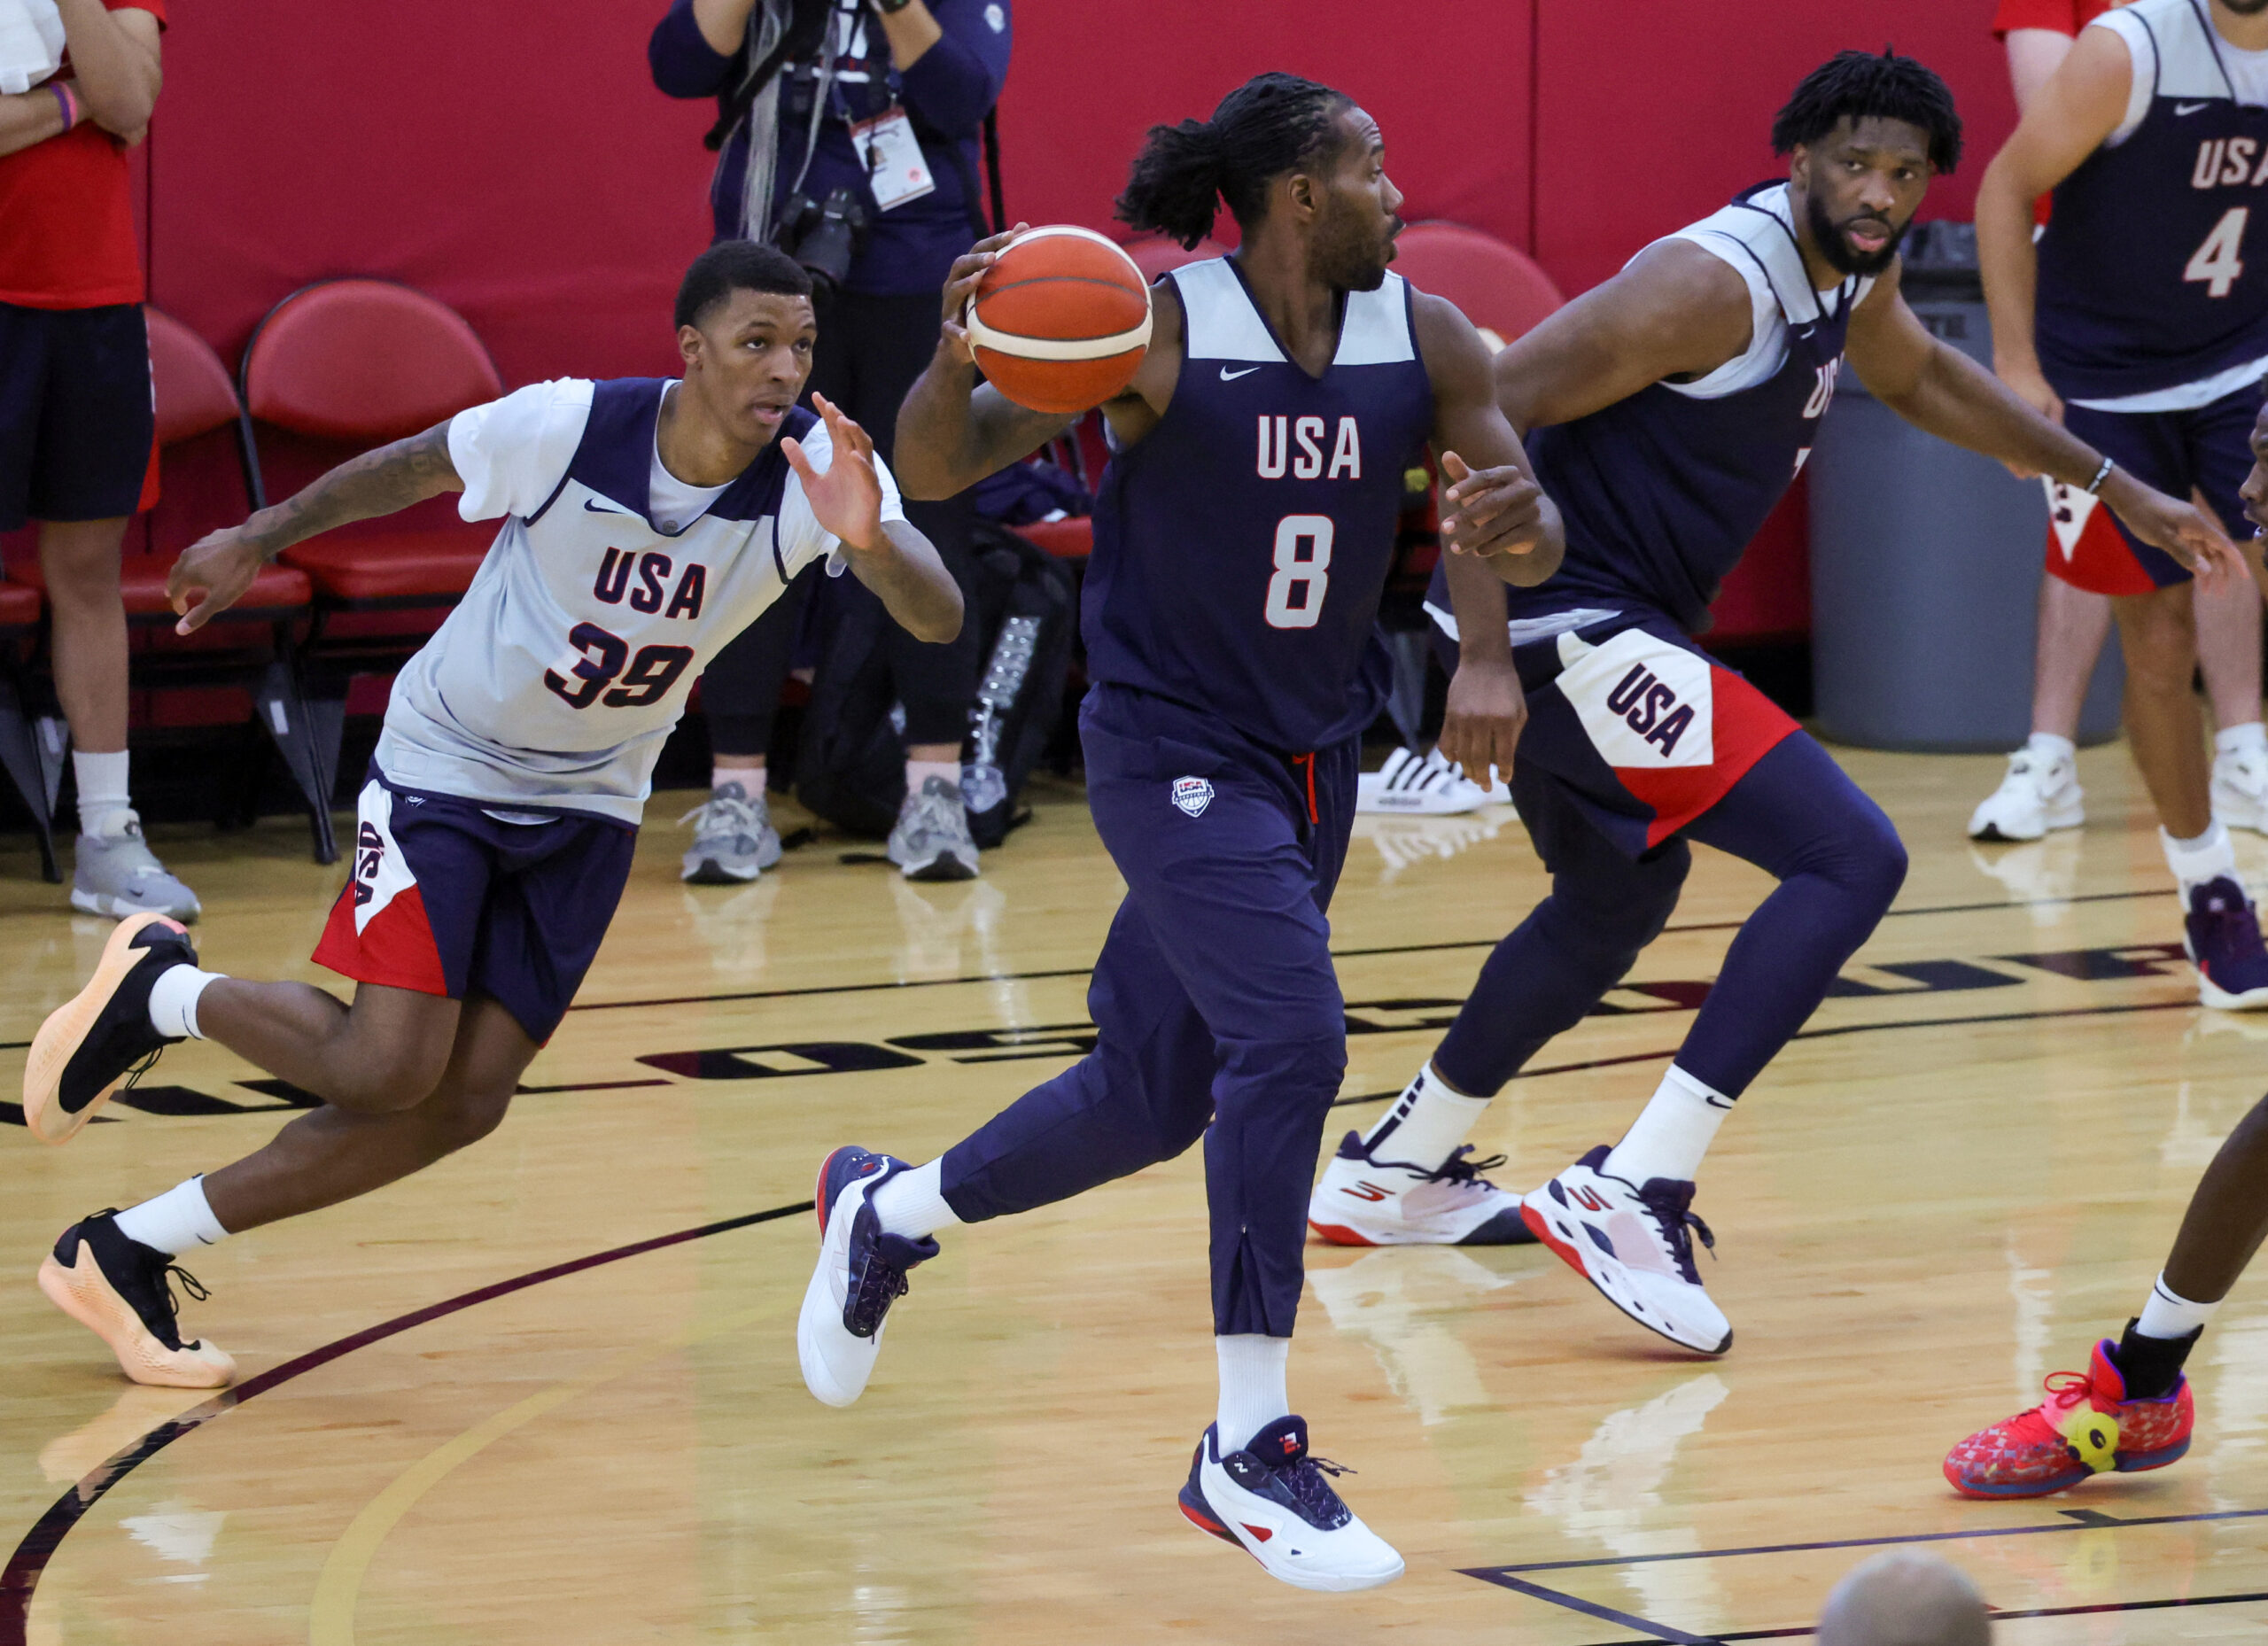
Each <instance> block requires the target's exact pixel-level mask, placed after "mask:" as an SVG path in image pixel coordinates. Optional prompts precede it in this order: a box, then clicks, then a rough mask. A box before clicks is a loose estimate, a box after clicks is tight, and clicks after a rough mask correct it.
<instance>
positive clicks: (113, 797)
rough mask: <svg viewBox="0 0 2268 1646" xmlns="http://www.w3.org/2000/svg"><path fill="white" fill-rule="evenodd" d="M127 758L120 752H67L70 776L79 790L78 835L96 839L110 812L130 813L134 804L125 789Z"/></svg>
mask: <svg viewBox="0 0 2268 1646" xmlns="http://www.w3.org/2000/svg"><path fill="white" fill-rule="evenodd" d="M127 758H128V757H127V752H126V750H125V749H120V750H119V751H118V752H117V753H116V754H114V755H90V754H89V753H88V752H87V751H86V750H85V749H73V750H72V751H71V775H72V778H73V780H74V781H76V783H77V784H78V786H79V832H80V833H81V834H82V835H101V834H102V832H103V824H104V823H105V821H106V820H107V819H109V817H110V815H111V813H112V812H113V811H130V810H132V808H133V805H134V802H133V800H132V799H131V797H130V796H128V793H127V788H126V763H127Z"/></svg>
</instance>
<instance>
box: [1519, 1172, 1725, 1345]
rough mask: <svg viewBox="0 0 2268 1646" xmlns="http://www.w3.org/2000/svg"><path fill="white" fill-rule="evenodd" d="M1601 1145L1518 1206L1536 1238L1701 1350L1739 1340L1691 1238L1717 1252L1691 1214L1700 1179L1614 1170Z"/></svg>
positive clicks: (1646, 1323) (1632, 1309) (1615, 1297)
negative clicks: (1639, 1177)
mask: <svg viewBox="0 0 2268 1646" xmlns="http://www.w3.org/2000/svg"><path fill="white" fill-rule="evenodd" d="M1608 1153H1610V1151H1609V1149H1608V1148H1607V1145H1604V1144H1601V1145H1599V1146H1598V1147H1597V1148H1596V1149H1593V1150H1592V1151H1591V1152H1590V1153H1588V1154H1586V1155H1585V1156H1583V1158H1582V1159H1581V1160H1580V1161H1576V1162H1575V1163H1574V1164H1573V1166H1570V1167H1569V1168H1568V1169H1566V1170H1565V1171H1564V1172H1561V1173H1560V1174H1559V1175H1558V1176H1557V1177H1554V1178H1553V1179H1552V1180H1551V1181H1550V1183H1547V1184H1544V1185H1543V1187H1542V1188H1541V1189H1538V1190H1536V1191H1535V1192H1534V1193H1532V1194H1530V1195H1529V1196H1528V1197H1527V1199H1526V1200H1525V1201H1523V1202H1522V1203H1521V1207H1520V1209H1521V1212H1522V1214H1523V1215H1525V1216H1526V1219H1527V1226H1528V1227H1529V1228H1530V1229H1533V1230H1534V1231H1535V1236H1536V1238H1537V1239H1539V1240H1541V1241H1542V1242H1543V1244H1544V1245H1546V1246H1550V1248H1551V1249H1552V1250H1553V1251H1554V1252H1556V1253H1557V1254H1558V1255H1559V1257H1560V1258H1561V1260H1562V1261H1564V1262H1565V1263H1566V1265H1567V1267H1568V1268H1570V1269H1573V1270H1574V1271H1575V1272H1576V1273H1577V1274H1579V1275H1581V1276H1582V1277H1583V1278H1584V1279H1586V1280H1588V1281H1589V1282H1590V1283H1591V1285H1594V1286H1596V1287H1597V1288H1598V1292H1599V1295H1600V1296H1601V1297H1604V1299H1605V1300H1607V1301H1608V1302H1610V1303H1612V1304H1613V1305H1614V1307H1615V1308H1619V1309H1620V1310H1621V1311H1622V1312H1623V1313H1624V1314H1626V1315H1627V1316H1630V1318H1631V1319H1633V1320H1635V1321H1636V1322H1637V1323H1638V1324H1640V1325H1642V1326H1643V1327H1645V1328H1646V1329H1647V1330H1648V1331H1650V1332H1660V1333H1661V1334H1662V1336H1664V1337H1666V1338H1667V1339H1669V1340H1670V1341H1671V1342H1673V1343H1675V1344H1679V1345H1681V1346H1682V1347H1686V1348H1689V1349H1698V1350H1699V1351H1700V1352H1701V1353H1702V1354H1704V1355H1721V1354H1723V1353H1724V1352H1725V1351H1726V1350H1727V1349H1728V1348H1730V1347H1732V1346H1733V1329H1732V1326H1731V1324H1730V1323H1729V1322H1728V1321H1727V1320H1726V1319H1725V1316H1724V1311H1723V1310H1722V1309H1720V1308H1718V1307H1717V1305H1716V1303H1715V1302H1714V1301H1713V1300H1712V1299H1711V1298H1710V1296H1709V1294H1708V1293H1706V1292H1705V1291H1703V1290H1702V1289H1701V1276H1700V1273H1699V1271H1698V1270H1697V1269H1695V1268H1694V1267H1693V1237H1692V1235H1691V1234H1689V1233H1688V1232H1687V1231H1688V1230H1689V1229H1690V1230H1692V1231H1695V1232H1697V1233H1698V1234H1699V1235H1700V1237H1701V1244H1702V1245H1704V1246H1707V1247H1708V1248H1709V1249H1710V1250H1711V1251H1714V1250H1715V1249H1716V1246H1717V1241H1716V1237H1715V1236H1713V1235H1712V1234H1711V1233H1710V1232H1709V1225H1708V1224H1706V1223H1703V1222H1702V1221H1701V1220H1700V1219H1699V1218H1698V1217H1696V1216H1695V1215H1693V1184H1691V1183H1690V1182H1683V1181H1680V1182H1673V1181H1672V1180H1671V1179H1669V1178H1667V1177H1650V1178H1648V1179H1647V1180H1646V1181H1645V1183H1644V1184H1633V1183H1631V1182H1630V1181H1629V1180H1628V1179H1627V1178H1622V1177H1616V1176H1611V1175H1610V1174H1609V1173H1607V1172H1606V1171H1605V1170H1604V1167H1605V1165H1606V1157H1607V1155H1608Z"/></svg>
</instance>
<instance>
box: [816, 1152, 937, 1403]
mask: <svg viewBox="0 0 2268 1646" xmlns="http://www.w3.org/2000/svg"><path fill="white" fill-rule="evenodd" d="M906 1169H907V1165H906V1162H905V1161H901V1160H898V1159H897V1158H896V1157H895V1156H893V1155H888V1154H874V1153H869V1152H868V1151H866V1150H865V1149H861V1148H856V1147H852V1146H850V1145H845V1146H844V1147H843V1148H840V1149H837V1150H835V1153H832V1154H830V1155H828V1156H827V1159H826V1160H825V1161H821V1162H820V1164H819V1189H818V1192H816V1193H815V1194H813V1195H812V1207H813V1209H814V1210H815V1211H816V1212H817V1213H818V1214H819V1265H818V1267H817V1268H815V1269H812V1283H811V1285H808V1286H806V1287H805V1288H804V1309H803V1313H802V1314H801V1315H800V1316H797V1317H796V1359H798V1360H799V1361H801V1362H802V1363H803V1367H804V1387H805V1388H807V1389H809V1390H810V1391H811V1392H812V1394H814V1395H816V1396H817V1397H818V1398H819V1399H820V1400H822V1401H826V1402H827V1404H828V1405H829V1406H848V1405H850V1403H851V1401H855V1400H857V1399H858V1396H859V1395H861V1394H865V1393H866V1379H867V1378H869V1377H871V1376H872V1375H873V1373H874V1356H875V1355H878V1354H880V1353H881V1351H882V1326H883V1324H884V1322H885V1320H886V1318H887V1317H888V1316H889V1306H890V1305H891V1304H892V1303H895V1302H896V1301H897V1300H898V1299H900V1298H902V1297H904V1296H905V1291H906V1282H905V1271H906V1270H907V1269H911V1268H913V1266H914V1265H915V1264H916V1263H926V1262H928V1261H929V1260H930V1259H931V1258H933V1257H935V1256H936V1254H937V1243H936V1239H935V1238H930V1237H928V1236H925V1237H923V1238H921V1239H919V1240H908V1239H906V1238H905V1237H904V1236H902V1235H894V1234H884V1233H883V1232H882V1219H881V1218H880V1217H878V1216H876V1215H875V1214H874V1191H875V1190H877V1189H879V1188H881V1187H882V1184H885V1183H887V1182H889V1180H890V1179H891V1178H892V1177H894V1176H897V1174H898V1173H900V1172H902V1171H905V1170H906Z"/></svg>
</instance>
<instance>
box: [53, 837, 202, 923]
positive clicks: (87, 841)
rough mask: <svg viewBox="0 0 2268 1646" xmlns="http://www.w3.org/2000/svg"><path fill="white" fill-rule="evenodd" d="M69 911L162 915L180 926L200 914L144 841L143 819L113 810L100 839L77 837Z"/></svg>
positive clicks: (194, 898) (194, 900)
mask: <svg viewBox="0 0 2268 1646" xmlns="http://www.w3.org/2000/svg"><path fill="white" fill-rule="evenodd" d="M71 906H72V907H73V908H74V909H76V910H78V911H79V912H81V913H82V914H102V915H107V916H109V917H110V918H111V919H112V920H124V919H126V917H127V916H128V915H130V914H162V915H164V916H165V917H166V918H167V919H168V920H180V921H182V922H183V923H184V924H186V923H188V922H189V921H191V920H195V919H196V918H197V917H198V912H199V909H198V902H197V894H196V893H195V892H193V891H191V890H190V889H189V888H188V887H186V886H184V885H183V884H182V883H181V882H180V881H177V880H175V878H174V877H173V876H172V875H170V874H168V873H166V866H165V865H164V864H162V863H160V862H159V861H158V858H157V854H156V853H154V852H152V851H151V850H150V842H147V841H145V840H144V839H143V838H142V819H141V818H140V817H138V816H136V814H135V813H134V812H132V811H113V812H112V813H111V814H110V816H109V817H107V818H105V819H104V820H103V832H102V833H101V834H100V835H80V836H79V850H78V860H77V862H76V863H75V864H74V865H73V866H72V871H71Z"/></svg>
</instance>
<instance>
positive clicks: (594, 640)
mask: <svg viewBox="0 0 2268 1646" xmlns="http://www.w3.org/2000/svg"><path fill="white" fill-rule="evenodd" d="M567 644H568V645H569V646H571V647H572V648H573V650H571V651H570V652H569V653H567V654H566V655H565V656H563V657H561V658H560V660H559V662H558V664H557V665H555V667H552V668H549V669H546V670H545V671H544V672H543V683H544V684H545V685H546V686H548V687H550V688H551V689H552V690H553V691H554V692H555V693H556V694H557V695H558V696H559V698H560V701H562V702H563V703H565V704H566V705H567V706H568V707H569V708H570V709H587V708H589V707H590V706H591V705H592V704H593V703H596V702H597V701H598V699H599V694H600V693H601V692H605V693H606V702H607V706H608V707H609V708H613V709H642V708H644V707H645V706H646V705H647V704H649V703H656V702H658V701H660V699H661V696H662V694H663V693H664V692H666V691H668V690H669V688H670V687H672V686H674V685H676V684H677V677H678V676H679V675H680V674H683V673H684V672H685V665H686V664H688V663H691V662H692V661H693V648H692V647H690V646H641V647H640V648H638V655H637V656H635V657H633V656H631V655H630V643H629V642H628V641H625V640H624V639H623V638H622V637H621V636H620V635H618V634H611V633H608V632H607V631H606V630H604V629H602V628H601V627H599V625H597V624H595V623H579V624H577V625H575V626H574V627H573V628H572V629H571V630H570V631H569V632H568V635H567ZM625 664H627V665H628V666H627V667H625ZM562 671H564V672H562ZM617 679H618V680H619V684H617ZM610 686H611V687H614V689H613V690H612V691H607V688H608V687H610Z"/></svg>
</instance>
